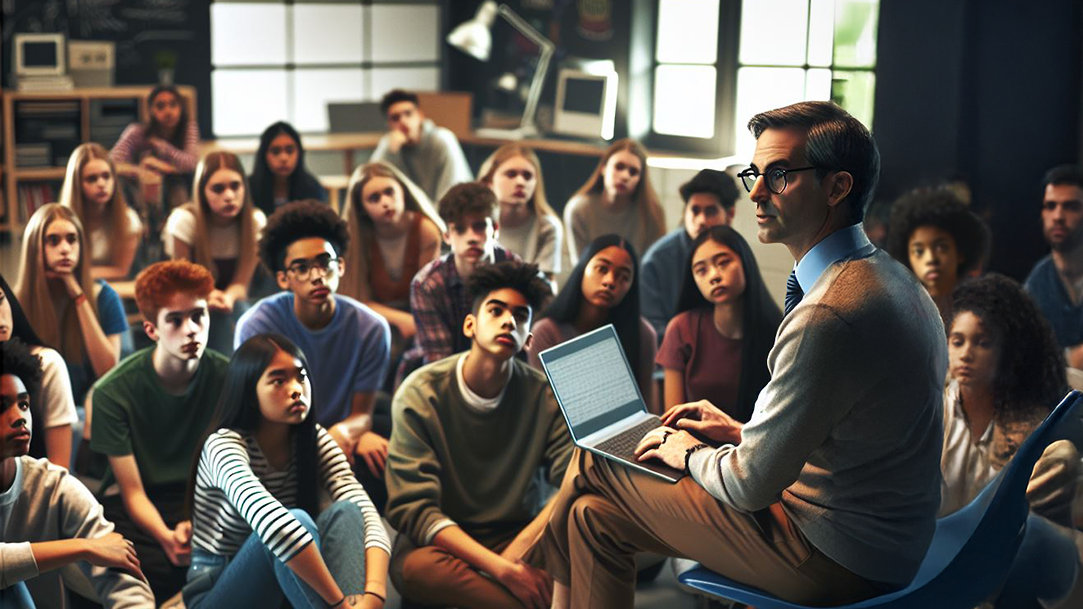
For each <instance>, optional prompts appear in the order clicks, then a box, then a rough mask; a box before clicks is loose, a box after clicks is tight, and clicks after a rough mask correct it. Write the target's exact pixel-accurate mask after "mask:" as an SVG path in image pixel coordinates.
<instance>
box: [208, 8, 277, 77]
mask: <svg viewBox="0 0 1083 609" xmlns="http://www.w3.org/2000/svg"><path fill="white" fill-rule="evenodd" d="M242 23H243V24H244V27H239V25H238V24H242ZM287 61H288V60H287V59H286V5H285V4H262V3H253V4H233V3H229V2H212V3H211V64H212V65H214V66H253V65H257V66H258V65H277V64H283V63H286V62H287Z"/></svg>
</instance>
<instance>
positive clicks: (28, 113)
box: [0, 85, 196, 236]
mask: <svg viewBox="0 0 1083 609" xmlns="http://www.w3.org/2000/svg"><path fill="white" fill-rule="evenodd" d="M152 88H153V87H152V86H149V85H148V86H133V87H108V88H89V89H75V90H71V91H55V92H46V91H35V92H20V91H3V92H2V94H0V100H2V103H3V129H2V130H0V132H2V133H3V138H4V139H3V163H2V164H0V182H2V183H3V189H2V194H0V232H7V233H8V234H9V235H11V236H17V235H18V234H19V233H20V232H21V231H22V227H23V224H24V223H25V222H26V220H27V218H29V216H30V214H31V213H33V210H34V209H37V206H39V205H41V204H43V203H47V202H50V201H55V200H56V197H57V195H58V194H59V192H60V182H61V181H63V179H64V170H65V166H66V165H67V161H68V156H69V155H70V154H71V151H72V150H74V149H75V148H76V147H77V146H78V145H79V144H81V143H83V142H97V143H99V144H101V145H102V146H105V148H106V149H109V148H112V147H113V144H114V143H115V142H116V140H117V138H118V137H119V136H120V133H121V132H122V131H123V130H124V128H125V127H127V126H128V124H129V123H132V122H136V121H145V120H146V118H147V107H146V97H147V94H149V93H150V90H151V89H152ZM177 88H178V89H179V90H180V92H181V95H182V96H183V97H184V99H185V103H186V104H187V106H188V108H187V109H188V116H190V117H195V116H196V113H195V110H196V108H195V98H196V97H195V89H194V88H192V87H186V86H181V87H177Z"/></svg>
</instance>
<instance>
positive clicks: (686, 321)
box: [656, 307, 743, 416]
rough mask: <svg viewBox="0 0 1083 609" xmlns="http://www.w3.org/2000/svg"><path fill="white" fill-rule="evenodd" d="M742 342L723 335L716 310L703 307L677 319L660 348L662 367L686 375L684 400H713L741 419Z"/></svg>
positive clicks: (667, 331) (671, 322) (659, 363)
mask: <svg viewBox="0 0 1083 609" xmlns="http://www.w3.org/2000/svg"><path fill="white" fill-rule="evenodd" d="M742 342H743V341H741V339H732V338H726V337H725V336H722V335H721V334H720V333H719V332H718V330H717V329H716V328H715V327H714V310H713V309H711V308H710V307H700V308H698V309H692V310H690V311H685V312H683V313H681V314H679V315H677V316H676V317H674V318H673V319H672V320H671V321H670V322H669V325H668V326H666V334H665V338H663V339H662V346H661V348H659V349H658V359H657V360H656V361H657V362H658V365H659V366H661V367H663V368H665V369H666V370H680V371H681V372H682V373H683V375H684V401H686V402H692V401H695V400H703V399H706V400H709V401H710V402H711V403H712V404H714V405H715V406H718V407H719V408H721V409H722V410H723V411H724V412H725V413H726V414H729V415H731V416H737V389H738V387H739V386H740V384H741V343H742Z"/></svg>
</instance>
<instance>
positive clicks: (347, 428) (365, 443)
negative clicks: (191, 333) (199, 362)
mask: <svg viewBox="0 0 1083 609" xmlns="http://www.w3.org/2000/svg"><path fill="white" fill-rule="evenodd" d="M349 241H350V237H349V233H348V232H347V228H346V222H345V221H344V220H342V218H340V217H339V216H338V214H336V213H335V212H334V210H333V209H331V208H330V207H328V206H327V204H326V203H321V202H319V201H314V200H305V201H298V202H295V203H289V204H287V205H283V206H282V207H280V208H278V210H277V211H276V212H275V213H274V214H273V215H272V216H271V217H270V219H268V221H267V227H266V228H264V229H263V237H262V238H261V239H260V243H259V255H260V259H261V260H262V261H263V263H264V264H265V265H266V266H267V268H268V269H270V270H271V271H272V272H273V273H274V275H275V280H276V281H277V282H278V287H280V288H282V289H283V290H285V291H283V292H280V293H278V294H275V295H273V296H269V297H267V298H264V299H263V300H261V301H259V302H258V303H256V305H255V306H253V307H252V308H251V309H249V310H248V312H246V313H245V314H244V316H243V317H241V319H240V321H239V322H238V323H237V332H236V335H235V336H234V346H235V347H239V346H240V345H241V343H243V342H244V341H246V340H248V339H249V338H251V337H252V336H255V335H257V334H264V333H268V332H275V333H278V334H282V335H283V336H285V337H287V338H289V339H290V340H292V341H293V342H294V343H295V344H296V345H297V346H298V347H300V348H301V350H302V351H304V352H305V355H306V356H307V357H308V361H309V363H310V364H311V368H310V372H311V374H312V394H313V395H312V403H313V411H312V412H313V414H314V415H315V416H316V422H318V423H319V424H320V425H322V426H324V427H325V428H326V429H327V430H328V432H330V434H331V436H332V437H333V438H334V439H335V441H336V442H338V445H339V446H340V447H341V448H342V452H344V453H346V456H347V458H348V459H349V460H350V462H351V464H352V465H354V471H355V472H356V473H357V476H358V480H359V481H360V482H361V484H362V485H364V487H365V490H367V491H368V493H369V496H370V497H371V498H372V500H373V502H374V503H375V504H376V506H377V508H378V509H379V510H380V512H381V513H382V512H383V505H384V503H385V502H386V500H387V491H386V490H384V483H383V472H384V465H385V464H386V462H387V438H388V436H390V434H391V422H390V416H389V415H388V413H387V412H386V411H382V412H375V409H374V395H375V393H376V390H377V389H379V388H380V385H381V383H382V382H383V379H384V377H385V376H386V374H387V368H388V365H389V361H390V357H391V355H390V354H391V332H390V329H389V327H388V325H387V321H386V320H385V319H384V318H383V317H381V316H380V315H378V314H377V313H376V312H374V311H373V310H372V309H370V308H368V307H367V306H365V305H363V304H361V303H360V302H357V301H356V300H354V299H352V298H349V297H347V296H342V295H340V294H336V293H335V291H336V290H337V289H338V282H339V278H340V277H342V274H343V272H344V270H345V269H344V258H345V256H346V247H347V246H348V245H349ZM381 410H382V409H381Z"/></svg>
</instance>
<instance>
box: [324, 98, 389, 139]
mask: <svg viewBox="0 0 1083 609" xmlns="http://www.w3.org/2000/svg"><path fill="white" fill-rule="evenodd" d="M327 125H328V127H329V128H330V130H331V133H379V132H381V131H387V117H385V116H384V113H383V112H380V102H327Z"/></svg>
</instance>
